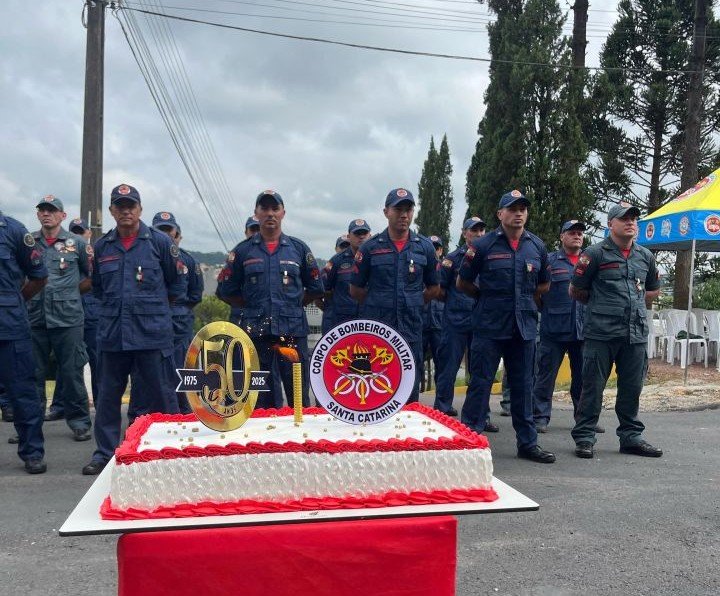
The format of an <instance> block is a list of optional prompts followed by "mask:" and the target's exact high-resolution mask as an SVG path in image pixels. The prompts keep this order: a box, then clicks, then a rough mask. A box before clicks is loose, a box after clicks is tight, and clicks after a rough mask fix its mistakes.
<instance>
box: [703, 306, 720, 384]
mask: <svg viewBox="0 0 720 596" xmlns="http://www.w3.org/2000/svg"><path fill="white" fill-rule="evenodd" d="M705 319H706V321H707V326H708V335H707V341H708V350H710V349H711V348H713V347H714V355H715V362H716V363H717V367H718V370H720V312H719V311H716V310H709V311H707V312H706V313H705Z"/></svg>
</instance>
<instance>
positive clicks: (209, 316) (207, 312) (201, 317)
mask: <svg viewBox="0 0 720 596" xmlns="http://www.w3.org/2000/svg"><path fill="white" fill-rule="evenodd" d="M193 312H194V313H195V327H194V329H195V333H197V332H198V331H199V330H200V329H202V328H203V327H205V325H207V324H208V323H213V322H214V321H227V320H229V318H230V306H229V305H227V304H225V303H224V302H223V301H222V300H220V299H219V298H216V297H215V296H203V299H202V301H201V302H200V304H198V305H197V306H196V307H195V309H194V310H193Z"/></svg>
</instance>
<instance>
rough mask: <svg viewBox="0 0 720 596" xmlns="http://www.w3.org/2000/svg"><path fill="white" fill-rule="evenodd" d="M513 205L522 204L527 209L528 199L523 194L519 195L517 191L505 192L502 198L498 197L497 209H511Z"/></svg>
mask: <svg viewBox="0 0 720 596" xmlns="http://www.w3.org/2000/svg"><path fill="white" fill-rule="evenodd" d="M515 203H524V204H525V205H527V206H528V207H529V206H530V199H528V198H527V197H526V196H525V195H524V194H523V193H521V192H520V191H519V190H517V189H516V190H511V191H510V192H506V193H505V194H504V195H503V196H502V197H500V203H499V204H498V209H505V208H506V207H511V206H512V205H514V204H515Z"/></svg>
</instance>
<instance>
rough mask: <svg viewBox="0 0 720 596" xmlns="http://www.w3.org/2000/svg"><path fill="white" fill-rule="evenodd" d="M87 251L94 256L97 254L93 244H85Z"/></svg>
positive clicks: (90, 255)
mask: <svg viewBox="0 0 720 596" xmlns="http://www.w3.org/2000/svg"><path fill="white" fill-rule="evenodd" d="M85 252H86V253H87V255H88V256H89V257H92V256H93V255H94V254H95V251H93V247H92V244H86V245H85Z"/></svg>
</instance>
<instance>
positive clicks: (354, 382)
mask: <svg viewBox="0 0 720 596" xmlns="http://www.w3.org/2000/svg"><path fill="white" fill-rule="evenodd" d="M394 358H395V354H393V353H392V352H389V351H388V349H387V348H386V347H382V346H377V345H374V346H373V347H372V355H371V350H369V349H368V348H366V347H365V346H364V345H363V344H360V343H356V344H355V345H353V346H352V348H342V349H340V348H338V349H337V350H335V352H333V353H332V354H331V355H330V362H332V364H333V365H335V366H336V367H337V368H338V372H339V376H338V378H337V380H336V381H335V387H334V388H333V392H332V394H333V396H335V397H337V396H338V395H354V396H356V397H357V398H358V400H359V404H360V405H363V406H364V405H366V404H367V397H368V395H370V393H371V392H375V393H379V394H388V395H389V396H390V395H392V394H393V393H395V389H393V386H392V381H391V380H390V378H389V377H388V375H386V374H385V373H386V372H387V365H388V364H390V363H391V362H392V361H393V359H394ZM378 365H379V366H381V367H384V368H382V369H380V370H376V371H374V370H373V366H375V367H376V368H377V366H378Z"/></svg>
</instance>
